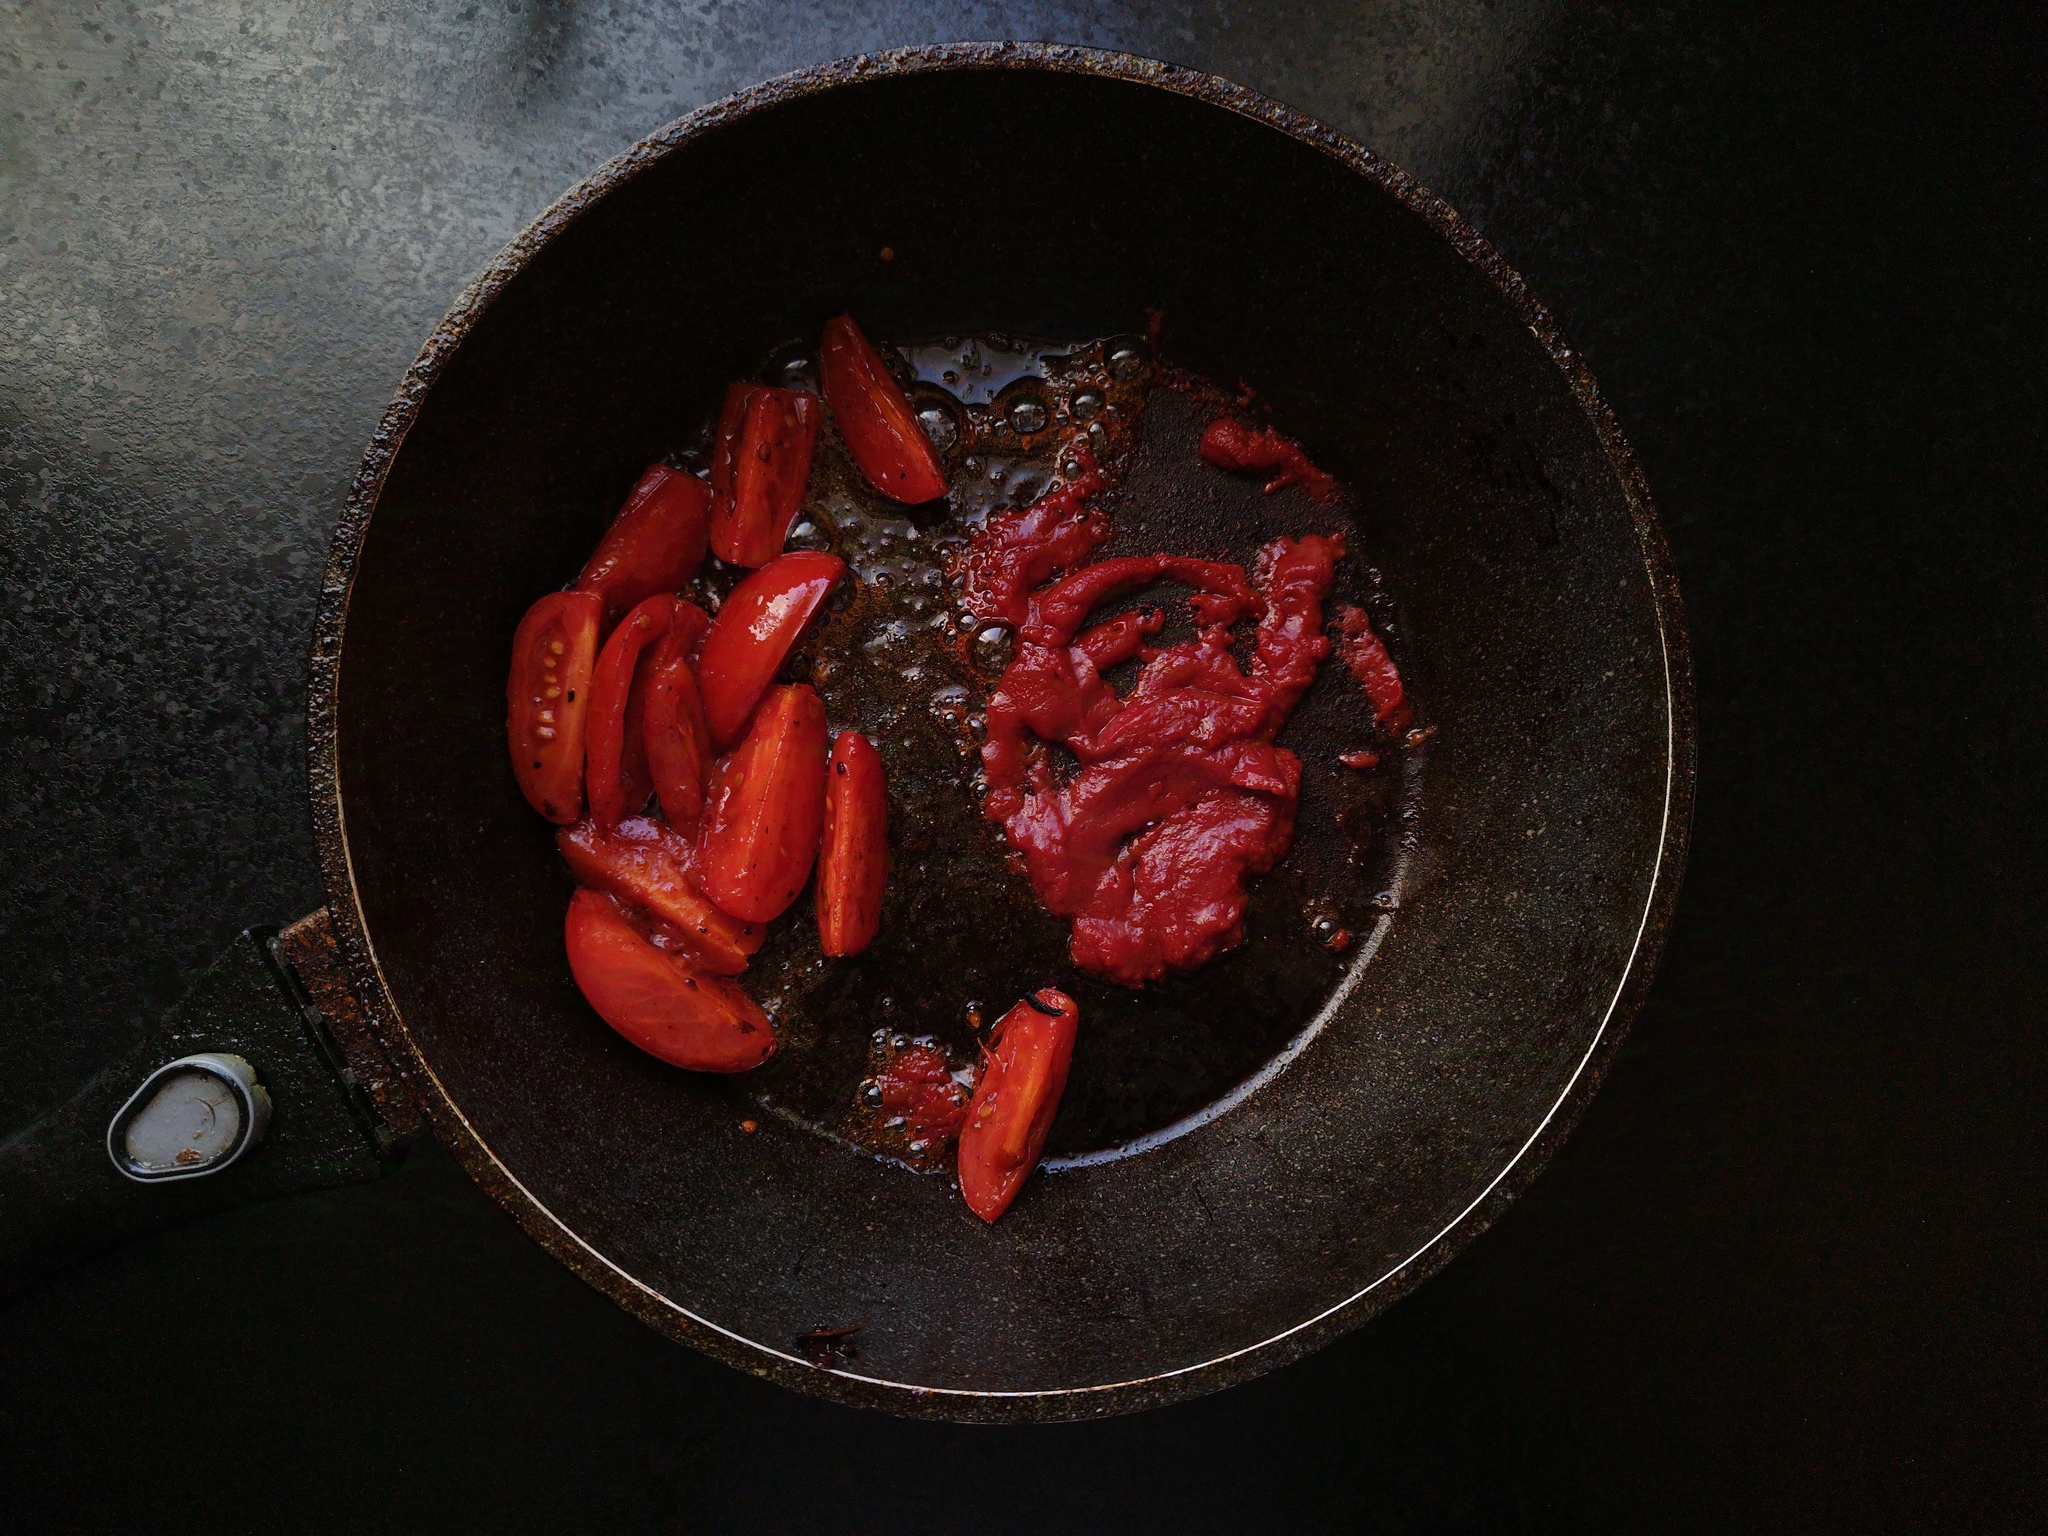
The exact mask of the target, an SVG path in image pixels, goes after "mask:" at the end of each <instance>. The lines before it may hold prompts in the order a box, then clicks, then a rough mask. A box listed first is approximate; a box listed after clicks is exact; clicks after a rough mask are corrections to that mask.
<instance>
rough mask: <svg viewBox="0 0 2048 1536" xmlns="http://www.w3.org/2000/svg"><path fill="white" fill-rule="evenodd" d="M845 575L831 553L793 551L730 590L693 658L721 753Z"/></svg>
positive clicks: (843, 565) (735, 738)
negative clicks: (700, 649)
mask: <svg viewBox="0 0 2048 1536" xmlns="http://www.w3.org/2000/svg"><path fill="white" fill-rule="evenodd" d="M845 574H846V563H845V562H844V561H843V560H841V559H840V558H839V557H838V556H837V555H826V554H819V553H815V552H813V551H811V550H796V551H793V552H792V553H790V554H787V555H783V556H782V557H781V558H779V559H776V560H772V561H770V562H769V563H768V564H767V565H764V566H762V567H761V569H760V570H758V571H756V572H754V574H753V575H751V576H749V577H748V578H747V579H746V580H745V581H743V582H741V583H740V584H739V585H738V586H736V587H734V588H733V589H732V595H731V596H729V597H727V598H726V600H725V602H724V604H723V605H722V606H721V607H720V608H719V610H718V617H717V618H715V619H713V620H712V621H711V630H710V633H708V634H707V635H705V637H704V648H703V650H702V652H701V653H700V654H699V656H698V659H697V685H698V687H699V688H700V689H701V690H702V692H703V695H704V718H705V720H706V721H708V722H709V723H710V726H711V740H712V741H713V743H715V744H716V745H717V746H718V747H719V749H720V750H723V749H725V748H727V747H729V746H731V745H732V744H733V743H734V742H736V741H738V740H739V739H740V734H741V733H742V732H743V731H745V730H746V728H747V716H748V715H750V714H752V713H753V709H754V705H755V704H756V703H758V702H759V701H760V698H761V694H762V693H763V692H764V691H765V690H766V689H767V687H768V684H769V682H770V681H771V680H772V679H773V678H774V676H775V674H776V673H777V672H779V671H781V670H782V663H783V661H784V659H785V658H787V657H788V655H789V651H790V647H791V646H793V645H795V644H796V642H797V639H798V637H799V636H800V635H802V634H803V632H804V626H805V625H806V624H808V623H810V622H811V615H813V614H814V613H816V612H817V611H818V605H819V604H820V603H822V602H824V601H825V595H826V594H827V593H828V592H830V591H831V590H832V588H833V587H834V586H835V585H836V584H837V583H838V581H839V578H840V577H842V576H844V575H845Z"/></svg>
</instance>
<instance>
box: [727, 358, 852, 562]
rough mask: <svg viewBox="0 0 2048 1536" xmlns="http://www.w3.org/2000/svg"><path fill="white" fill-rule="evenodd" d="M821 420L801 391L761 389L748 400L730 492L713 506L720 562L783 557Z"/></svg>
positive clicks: (815, 402)
mask: <svg viewBox="0 0 2048 1536" xmlns="http://www.w3.org/2000/svg"><path fill="white" fill-rule="evenodd" d="M824 420H825V407H824V405H823V403H822V402H820V401H819V399H818V397H817V396H816V395H811V394H806V393H804V392H803V391H802V390H796V389H768V388H765V387H764V388H760V389H756V390H754V391H752V392H751V393H750V394H749V395H748V396H747V402H746V414H745V417H744V418H743V422H742V425H741V427H740V434H739V442H738V443H737V445H736V446H735V447H734V448H733V449H732V451H731V457H730V465H731V468H730V469H729V470H728V471H727V477H728V478H729V480H730V482H731V485H730V489H729V490H728V491H727V492H726V493H725V494H723V495H720V496H718V497H716V499H715V502H714V505H713V507H712V513H711V547H712V549H713V550H714V551H716V552H717V555H718V558H719V559H721V560H726V561H730V562H731V563H732V564H734V565H746V566H757V565H766V564H767V563H768V562H769V561H770V560H773V559H774V558H775V557H776V556H777V555H779V554H781V553H782V545H783V542H784V541H785V540H786V539H788V537H789V525H790V524H791V523H793V522H795V521H796V514H797V509H798V508H799V507H801V506H802V505H803V501H804V487H805V486H806V485H808V484H809V483H810V479H811V451H812V449H813V448H815V447H816V446H817V442H818V428H819V427H820V426H822V425H823V424H824Z"/></svg>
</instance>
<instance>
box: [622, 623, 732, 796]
mask: <svg viewBox="0 0 2048 1536" xmlns="http://www.w3.org/2000/svg"><path fill="white" fill-rule="evenodd" d="M710 623H711V619H710V616H709V615H707V614H706V613H705V612H704V610H703V609H701V608H699V607H698V606H697V605H696V604H695V603H677V604H676V608H675V615H674V617H673V618H672V619H671V621H670V623H669V628H668V633H667V634H665V635H663V636H662V637H661V638H660V639H659V640H657V641H655V642H654V643H653V645H651V646H650V647H649V648H648V651H647V657H646V659H645V660H644V661H643V662H642V663H641V665H640V670H639V672H638V673H637V674H636V675H635V677H634V680H633V694H634V697H635V699H637V700H638V701H639V705H640V707H639V711H638V713H639V717H640V733H641V745H642V748H643V750H644V751H645V752H646V754H647V771H648V776H649V777H650V778H651V779H652V780H653V781H654V792H655V794H656V795H658V796H659V797H660V799H661V813H662V815H664V816H666V817H667V818H668V821H669V825H670V826H672V827H674V828H675V829H676V830H677V831H679V832H681V833H683V834H684V835H685V836H687V837H695V836H696V833H697V820H698V817H699V816H700V815H701V814H702V812H703V809H704V777H705V774H706V773H707V772H708V771H709V769H710V767H711V728H710V727H709V726H707V725H706V724H705V723H704V703H703V700H702V699H700V698H699V697H698V694H697V674H696V673H695V672H694V671H693V670H692V669H691V665H690V662H691V658H692V655H693V654H694V652H695V651H696V648H697V642H698V640H700V639H701V638H702V637H703V634H704V631H705V629H706V627H708V626H709V624H710ZM631 713H632V711H631V709H630V708H629V710H628V714H629V716H630V715H631ZM628 729H629V730H630V729H631V722H630V720H629V722H628Z"/></svg>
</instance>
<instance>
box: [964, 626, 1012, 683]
mask: <svg viewBox="0 0 2048 1536" xmlns="http://www.w3.org/2000/svg"><path fill="white" fill-rule="evenodd" d="M1015 653H1016V642H1015V641H1014V640H1013V639H1012V638H1011V635H1010V630H1009V626H1007V625H1004V624H991V625H989V627H988V628H987V629H984V630H983V631H982V632H981V633H980V634H978V635H976V636H975V637H974V664H975V665H976V666H978V667H980V668H981V669H982V670H984V671H987V672H1000V671H1002V670H1003V669H1004V668H1005V667H1007V666H1009V664H1010V658H1011V657H1012V656H1013V655H1014V654H1015Z"/></svg>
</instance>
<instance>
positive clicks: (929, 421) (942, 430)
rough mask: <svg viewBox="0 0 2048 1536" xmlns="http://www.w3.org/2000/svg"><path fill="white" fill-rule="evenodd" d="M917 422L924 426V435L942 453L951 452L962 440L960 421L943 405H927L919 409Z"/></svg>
mask: <svg viewBox="0 0 2048 1536" xmlns="http://www.w3.org/2000/svg"><path fill="white" fill-rule="evenodd" d="M917 424H918V425H919V426H921V427H923V428H924V435H925V436H926V437H928V438H930V439H931V444H932V446H933V447H934V448H936V449H938V450H939V452H941V453H951V452H952V451H953V449H954V447H955V445H956V444H958V443H959V441H960V423H959V422H957V421H955V420H954V419H953V413H952V412H951V411H949V410H947V409H946V408H945V407H944V406H943V405H927V406H924V407H922V408H921V409H919V411H918V413H917Z"/></svg>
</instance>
